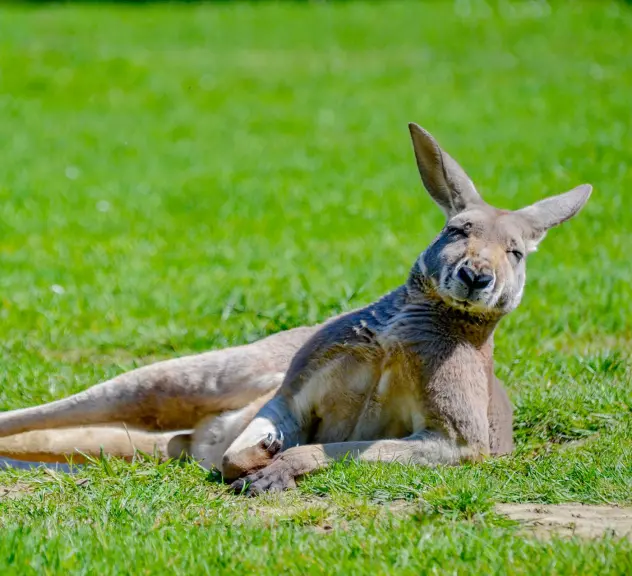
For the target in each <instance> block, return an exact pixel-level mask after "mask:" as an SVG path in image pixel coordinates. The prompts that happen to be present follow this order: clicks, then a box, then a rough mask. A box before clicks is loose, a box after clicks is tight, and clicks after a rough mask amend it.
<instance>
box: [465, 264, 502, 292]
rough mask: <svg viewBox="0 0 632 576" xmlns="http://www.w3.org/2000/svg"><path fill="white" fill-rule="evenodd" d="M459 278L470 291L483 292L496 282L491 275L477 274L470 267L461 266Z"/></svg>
mask: <svg viewBox="0 0 632 576" xmlns="http://www.w3.org/2000/svg"><path fill="white" fill-rule="evenodd" d="M457 276H458V278H459V280H461V282H463V284H465V285H466V286H467V287H468V288H469V289H470V290H481V289H483V288H485V287H486V286H489V285H490V284H491V283H492V281H493V280H494V277H493V276H492V275H491V274H477V273H476V272H474V270H472V269H471V268H470V267H469V266H461V268H460V269H459V271H458V272H457Z"/></svg>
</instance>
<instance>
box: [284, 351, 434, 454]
mask: <svg viewBox="0 0 632 576" xmlns="http://www.w3.org/2000/svg"><path fill="white" fill-rule="evenodd" d="M422 372H423V371H422V370H421V366H420V360H419V358H418V357H417V356H416V355H414V354H411V353H408V352H406V351H405V350H402V349H401V348H393V349H391V350H388V349H387V350H380V351H379V353H376V354H370V355H367V356H366V357H362V356H360V357H358V356H355V357H353V356H349V355H346V356H341V357H339V358H336V359H332V360H330V361H329V362H328V363H327V364H326V365H325V366H323V367H322V368H321V369H320V370H318V371H316V372H315V373H314V374H313V375H312V377H311V378H310V381H309V382H307V383H306V385H305V386H304V388H303V389H302V390H301V392H300V393H299V394H298V395H297V397H296V398H295V402H296V403H297V408H299V411H300V410H301V408H303V409H305V410H310V411H311V416H312V418H313V425H312V427H311V431H310V432H311V433H310V434H309V436H310V437H309V438H306V439H305V440H306V441H307V442H322V443H328V442H344V441H352V440H372V439H375V438H403V437H406V436H409V435H410V434H412V433H414V432H417V431H420V430H423V429H424V428H425V426H426V414H425V408H424V398H423V396H424V383H423V380H422V378H421V375H422Z"/></svg>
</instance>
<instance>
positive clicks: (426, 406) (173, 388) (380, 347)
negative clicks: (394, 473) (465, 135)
mask: <svg viewBox="0 0 632 576" xmlns="http://www.w3.org/2000/svg"><path fill="white" fill-rule="evenodd" d="M409 129H410V134H411V137H412V143H413V149H414V153H415V158H416V161H417V166H418V169H419V172H420V175H421V179H422V182H423V184H424V186H425V188H426V190H427V191H428V192H429V194H430V196H431V197H432V198H433V200H434V201H435V202H436V203H437V204H438V205H439V207H440V208H441V209H442V210H443V212H444V214H445V217H446V224H445V226H444V227H443V229H442V230H441V232H440V233H439V234H438V236H437V237H436V238H435V239H434V240H433V241H432V242H431V244H430V246H428V248H426V250H424V251H423V252H422V253H421V255H420V256H419V257H418V258H417V259H416V261H415V262H414V264H413V266H412V268H411V270H410V273H409V275H408V278H407V279H406V282H405V283H404V284H403V285H401V286H400V287H399V288H396V289H395V290H393V291H392V292H390V293H389V294H387V295H386V296H384V297H382V298H381V299H379V300H378V301H376V302H375V303H373V304H370V305H368V306H365V307H363V308H360V309H358V310H355V311H353V312H349V313H346V314H342V315H339V316H336V317H334V318H332V319H330V320H328V321H327V322H325V323H323V324H321V325H318V326H312V327H300V328H295V329H292V330H288V331H285V332H280V333H278V334H274V335H271V336H269V337H267V338H264V339H262V340H260V341H258V342H255V343H252V344H249V345H246V346H240V347H235V348H229V349H225V350H218V351H212V352H208V353H205V354H200V355H195V356H188V357H184V358H179V359H174V360H167V361H164V362H159V363H156V364H153V365H150V366H146V367H143V368H139V369H137V370H133V371H131V372H129V373H126V374H122V375H120V376H118V377H116V378H114V379H112V380H109V381H107V382H104V383H102V384H99V385H96V386H94V387H92V388H89V389H88V390H86V391H84V392H80V393H79V394H76V395H74V396H71V397H69V398H66V399H63V400H59V401H56V402H51V403H49V404H44V405H42V406H37V407H34V408H27V409H21V410H14V411H10V412H6V413H4V414H0V436H3V437H6V438H4V439H0V454H4V455H9V456H11V457H13V458H23V459H31V460H37V459H40V460H45V461H58V460H59V458H61V457H62V456H65V455H70V454H77V452H76V451H77V450H79V451H80V453H79V455H80V454H81V453H84V454H88V455H89V454H91V453H95V452H97V451H98V450H97V446H103V448H104V451H105V452H106V453H110V454H114V455H118V456H122V457H126V458H130V457H133V455H134V451H135V448H136V447H139V446H140V447H143V449H145V450H146V449H147V448H148V447H154V448H155V449H156V450H157V451H158V452H159V453H160V455H162V456H163V457H176V456H178V455H180V454H186V455H190V456H192V457H193V458H196V459H198V460H199V461H200V462H201V463H202V465H204V466H207V467H211V466H214V467H217V468H218V469H220V470H221V471H222V474H223V476H224V478H225V479H226V480H228V481H232V485H231V486H232V489H233V490H235V491H237V492H241V493H245V494H248V495H255V494H259V493H261V492H265V491H279V490H284V489H288V488H292V487H294V486H295V483H296V479H297V478H300V477H301V476H303V475H305V474H308V473H310V472H313V471H314V470H317V469H319V468H322V467H324V466H327V465H328V464H329V463H330V462H332V461H334V460H336V459H339V458H341V457H345V456H350V457H352V458H354V459H357V460H362V461H371V462H374V461H399V462H404V463H413V464H418V465H423V466H436V465H441V464H444V465H457V464H459V463H462V462H468V461H478V460H480V459H482V458H485V457H487V456H490V455H492V456H498V455H502V454H507V453H510V452H511V451H512V449H513V442H512V407H511V404H510V402H509V399H508V397H507V394H506V392H505V390H504V388H503V385H502V383H501V382H500V381H499V380H498V379H497V378H496V377H495V375H494V366H493V337H494V333H495V330H496V327H497V325H498V323H499V321H500V320H501V319H502V318H503V317H504V316H505V315H507V314H508V313H509V312H511V311H512V310H514V309H515V308H516V307H517V306H518V304H519V303H520V300H521V298H522V294H523V289H524V285H525V259H526V256H527V254H529V253H530V252H533V251H534V250H536V248H537V245H538V244H539V242H540V241H541V240H542V239H543V238H544V236H545V235H546V233H547V231H548V230H549V229H550V228H552V227H554V226H557V225H558V224H561V223H562V222H564V221H566V220H568V219H569V218H571V217H573V216H574V215H576V214H577V213H578V212H579V210H580V209H581V208H582V207H583V206H584V204H585V203H586V202H587V200H588V198H589V196H590V194H591V191H592V187H591V186H590V185H582V186H578V187H577V188H574V189H573V190H571V191H569V192H566V193H564V194H561V195H558V196H553V197H550V198H547V199H545V200H542V201H540V202H537V203H535V204H533V205H531V206H528V207H526V208H522V209H520V210H517V211H509V210H501V209H497V208H494V207H492V206H490V205H489V204H487V203H486V202H485V201H484V200H483V199H482V197H481V196H480V194H479V193H478V192H477V190H476V188H475V187H474V184H473V183H472V181H471V180H470V178H469V177H468V176H467V174H466V173H465V172H464V170H463V169H462V168H461V167H460V166H459V165H458V164H457V162H456V161H455V160H453V159H452V158H451V157H450V156H449V155H448V154H447V153H446V152H445V151H443V150H442V149H441V148H440V146H439V144H438V143H437V141H436V140H435V139H434V138H433V137H432V136H431V135H430V134H429V133H428V132H427V131H426V130H424V129H423V128H421V127H420V126H418V125H417V124H413V123H411V124H409ZM119 423H124V424H126V425H127V426H129V427H130V428H129V429H126V430H123V429H121V428H120V427H115V426H112V425H117V424H119ZM95 425H96V426H95ZM103 425H109V426H107V427H104V426H103ZM77 426H88V428H80V429H77V428H75V429H74V430H73V429H72V428H71V427H77ZM57 428H62V430H54V429H57ZM99 442H100V444H99Z"/></svg>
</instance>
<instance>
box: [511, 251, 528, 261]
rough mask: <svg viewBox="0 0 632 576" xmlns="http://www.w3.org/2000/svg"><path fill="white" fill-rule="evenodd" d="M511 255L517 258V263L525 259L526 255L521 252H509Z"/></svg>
mask: <svg viewBox="0 0 632 576" xmlns="http://www.w3.org/2000/svg"><path fill="white" fill-rule="evenodd" d="M509 254H511V255H512V256H513V257H514V258H515V260H516V262H520V261H521V260H522V259H523V258H524V254H523V253H522V252H520V250H509Z"/></svg>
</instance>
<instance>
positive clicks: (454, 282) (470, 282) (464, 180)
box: [409, 123, 592, 314]
mask: <svg viewBox="0 0 632 576" xmlns="http://www.w3.org/2000/svg"><path fill="white" fill-rule="evenodd" d="M409 128H410V133H411V136H412V140H413V147H414V149H415V157H416V159H417V166H418V167H419V172H420V174H421V179H422V181H423V183H424V186H425V188H426V190H428V192H429V193H430V196H432V198H433V200H434V201H435V202H436V203H437V204H438V205H439V206H440V207H441V208H442V210H443V211H444V212H445V215H446V219H447V221H446V224H445V226H444V228H443V230H441V233H440V234H439V235H438V236H437V237H436V238H435V239H434V240H433V242H432V243H431V244H430V246H429V247H428V248H427V249H426V250H425V251H424V252H423V253H422V254H421V255H420V256H419V260H418V269H419V270H420V272H421V274H422V275H423V277H424V280H425V281H426V282H425V283H426V285H427V284H430V286H431V289H432V290H433V292H434V293H435V294H436V295H437V296H439V297H440V298H441V299H442V300H444V301H445V302H446V303H447V304H448V305H450V306H454V307H457V308H462V309H463V308H465V309H468V310H470V311H471V312H477V311H478V312H495V313H499V314H506V313H507V312H510V311H511V310H513V309H514V308H516V306H518V304H519V303H520V299H521V297H522V292H523V289H524V284H525V259H526V256H527V254H529V253H530V252H533V251H534V250H535V249H536V247H537V245H538V243H539V242H540V241H541V240H542V238H544V236H545V234H546V232H547V231H548V230H549V228H552V227H553V226H557V225H558V224H561V223H562V222H564V221H566V220H568V219H569V218H572V217H573V216H575V214H577V213H578V212H579V210H580V209H581V208H582V206H583V205H584V204H585V203H586V201H587V200H588V197H589V196H590V193H591V191H592V187H591V186H590V185H588V184H584V185H582V186H578V187H577V188H574V189H573V190H571V191H570V192H566V193H565V194H560V195H559V196H552V197H550V198H547V199H545V200H541V201H540V202H537V203H535V204H533V205H531V206H527V207H526V208H522V209H521V210H516V211H510V210H500V209H498V208H494V207H492V206H490V205H489V204H487V203H485V202H484V200H483V199H482V198H481V196H480V194H479V193H478V192H477V191H476V188H475V187H474V184H473V183H472V181H471V180H470V179H469V178H468V176H467V174H466V173H465V171H464V170H463V169H462V168H461V167H460V166H459V165H458V164H457V163H456V162H455V161H454V160H453V159H452V158H451V157H450V156H449V155H448V154H447V153H446V152H444V151H443V150H442V149H441V148H440V147H439V145H438V144H437V142H436V140H435V139H434V138H433V137H432V136H431V135H430V134H429V133H428V132H426V131H425V130H424V129H423V128H421V127H420V126H418V125H417V124H412V123H411V124H409Z"/></svg>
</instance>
